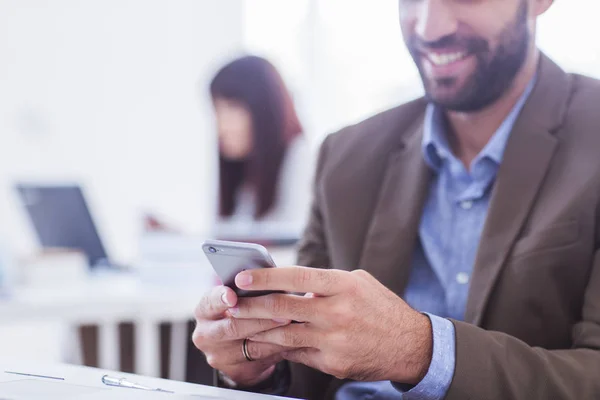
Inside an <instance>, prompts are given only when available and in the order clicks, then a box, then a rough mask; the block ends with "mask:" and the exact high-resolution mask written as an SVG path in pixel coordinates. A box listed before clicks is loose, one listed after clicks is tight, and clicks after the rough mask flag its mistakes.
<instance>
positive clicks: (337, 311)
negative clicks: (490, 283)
mask: <svg viewBox="0 0 600 400" xmlns="http://www.w3.org/2000/svg"><path fill="white" fill-rule="evenodd" d="M351 315H352V314H351V310H350V307H349V305H348V304H347V303H342V302H337V303H335V304H333V305H332V306H331V307H329V318H330V320H331V322H333V323H334V324H336V325H345V324H346V323H347V322H348V321H349V320H350V318H351Z"/></svg>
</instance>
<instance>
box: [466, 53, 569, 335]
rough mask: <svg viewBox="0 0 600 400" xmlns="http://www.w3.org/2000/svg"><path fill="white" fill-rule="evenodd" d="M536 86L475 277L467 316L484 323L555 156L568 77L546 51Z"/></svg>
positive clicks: (506, 162)
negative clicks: (486, 313)
mask: <svg viewBox="0 0 600 400" xmlns="http://www.w3.org/2000/svg"><path fill="white" fill-rule="evenodd" d="M537 79H538V81H537V83H536V87H535V88H534V90H533V92H532V93H531V95H530V98H529V100H528V102H527V103H526V105H525V107H524V108H523V111H522V113H521V116H520V117H519V119H518V120H517V122H516V124H515V127H514V129H513V132H512V134H511V137H510V139H509V141H508V143H507V147H506V151H505V152H504V159H503V161H502V165H501V166H500V169H499V171H498V176H497V178H496V183H495V187H494V189H493V193H492V199H491V202H490V208H489V211H488V216H487V219H486V222H485V226H484V229H483V233H482V236H481V240H480V243H479V249H478V253H477V257H476V261H475V266H474V270H473V276H472V279H471V287H470V291H469V299H468V303H467V310H466V313H465V321H467V322H471V323H474V324H476V325H479V324H481V321H482V316H483V314H484V310H485V307H486V305H487V302H488V300H489V297H490V294H491V291H492V290H493V287H494V284H495V282H496V280H497V278H498V276H499V274H500V272H501V270H502V267H503V265H504V264H505V263H506V258H507V256H508V254H509V253H510V249H511V248H512V246H513V244H514V242H515V240H516V238H517V237H518V235H519V233H520V232H521V229H522V227H523V224H524V223H525V222H526V220H527V217H528V215H529V211H530V209H531V207H532V206H533V204H534V203H535V199H536V195H537V193H538V191H539V189H540V186H541V184H542V182H543V180H544V177H545V176H546V172H547V170H548V167H549V165H550V163H551V161H552V156H553V155H554V152H555V149H556V147H557V144H558V139H557V138H556V137H555V136H554V135H553V133H554V131H555V130H556V128H557V127H558V126H559V125H560V123H561V121H562V120H563V116H564V113H565V112H566V101H565V99H566V98H567V97H568V93H569V85H570V82H569V77H568V75H566V74H565V73H564V72H563V71H562V70H561V69H560V68H559V67H558V66H556V65H555V64H554V63H553V62H552V61H550V60H549V59H548V58H546V57H545V56H542V58H541V61H540V67H539V71H538V78H537Z"/></svg>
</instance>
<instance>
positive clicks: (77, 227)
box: [17, 184, 108, 266]
mask: <svg viewBox="0 0 600 400" xmlns="http://www.w3.org/2000/svg"><path fill="white" fill-rule="evenodd" d="M17 190H18V192H19V195H20V197H21V201H22V202H23V204H24V206H25V208H26V209H27V213H28V214H29V218H30V220H31V222H32V224H33V226H34V228H35V231H36V234H37V237H38V240H39V242H40V245H41V246H42V247H43V248H52V247H55V248H56V247H59V248H69V249H76V250H79V251H82V252H84V253H85V254H86V256H87V257H88V260H89V262H90V265H91V266H95V265H98V264H101V263H106V262H107V259H108V257H107V254H106V251H105V249H104V246H103V244H102V241H101V240H100V236H99V235H98V231H97V229H96V225H95V224H94V221H93V220H92V216H91V214H90V211H89V208H88V206H87V203H86V201H85V198H84V196H83V193H82V191H81V188H80V187H79V186H76V185H73V186H37V185H23V184H20V185H17Z"/></svg>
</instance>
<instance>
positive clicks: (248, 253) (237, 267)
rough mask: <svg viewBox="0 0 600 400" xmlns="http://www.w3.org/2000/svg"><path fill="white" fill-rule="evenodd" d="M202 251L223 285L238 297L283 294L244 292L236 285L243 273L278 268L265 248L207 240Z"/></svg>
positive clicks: (256, 245)
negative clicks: (236, 278) (239, 275)
mask: <svg viewBox="0 0 600 400" xmlns="http://www.w3.org/2000/svg"><path fill="white" fill-rule="evenodd" d="M202 250H203V251H204V254H205V255H206V257H207V258H208V261H209V262H210V264H211V265H212V267H213V269H214V270H215V272H216V273H217V275H218V276H219V278H221V281H222V282H223V284H224V285H225V286H228V287H230V288H231V289H233V291H234V292H235V293H236V294H237V295H238V297H257V296H264V295H266V294H271V293H281V292H276V291H248V290H242V289H240V288H238V287H237V286H236V285H235V277H236V275H237V274H239V273H240V272H242V271H246V270H249V269H258V268H275V267H276V265H275V263H274V262H273V259H272V258H271V255H270V254H269V252H268V251H267V249H265V248H264V247H263V246H261V245H258V244H252V243H238V242H226V241H224V240H207V241H206V242H204V243H203V244H202Z"/></svg>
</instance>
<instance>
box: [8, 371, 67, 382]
mask: <svg viewBox="0 0 600 400" xmlns="http://www.w3.org/2000/svg"><path fill="white" fill-rule="evenodd" d="M4 373H5V374H12V375H20V376H30V377H33V378H46V379H56V380H57V381H64V380H65V378H58V377H56V376H47V375H36V374H26V373H24V372H14V371H4Z"/></svg>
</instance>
